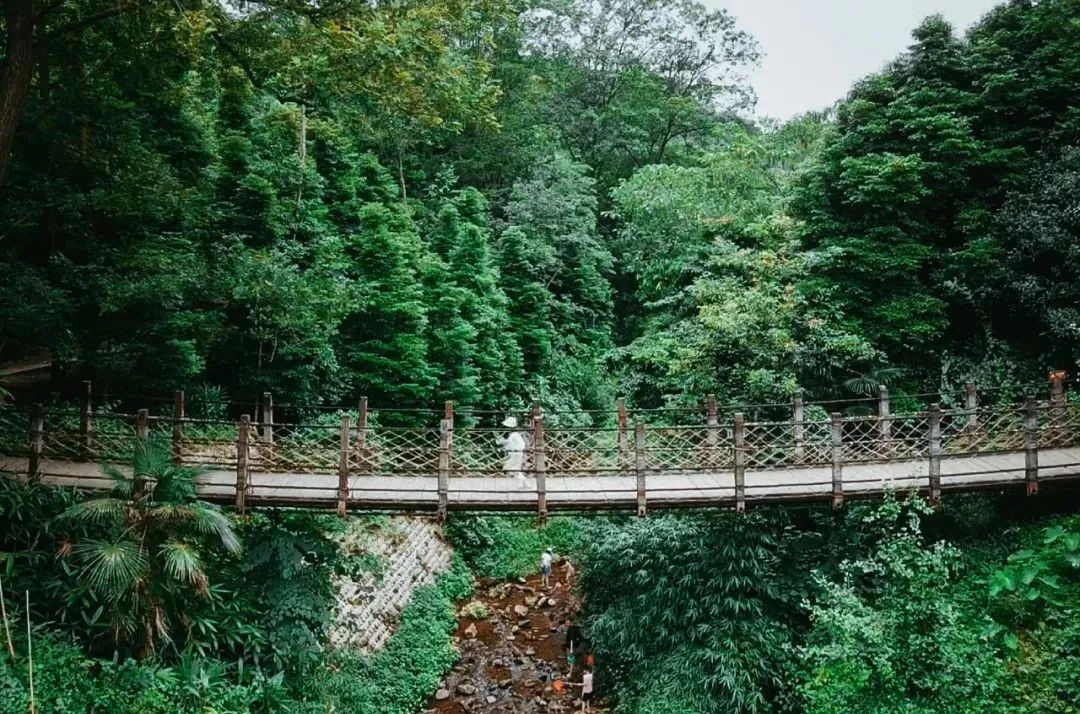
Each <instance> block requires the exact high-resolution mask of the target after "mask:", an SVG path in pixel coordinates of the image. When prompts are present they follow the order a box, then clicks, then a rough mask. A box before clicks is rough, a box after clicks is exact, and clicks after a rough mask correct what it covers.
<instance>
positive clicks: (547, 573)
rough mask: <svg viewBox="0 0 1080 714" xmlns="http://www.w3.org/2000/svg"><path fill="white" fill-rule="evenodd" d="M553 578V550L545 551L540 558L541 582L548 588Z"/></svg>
mask: <svg viewBox="0 0 1080 714" xmlns="http://www.w3.org/2000/svg"><path fill="white" fill-rule="evenodd" d="M549 578H551V548H548V549H547V550H545V551H544V554H543V555H541V556H540V582H541V584H542V585H543V586H544V587H545V588H546V587H548V579H549Z"/></svg>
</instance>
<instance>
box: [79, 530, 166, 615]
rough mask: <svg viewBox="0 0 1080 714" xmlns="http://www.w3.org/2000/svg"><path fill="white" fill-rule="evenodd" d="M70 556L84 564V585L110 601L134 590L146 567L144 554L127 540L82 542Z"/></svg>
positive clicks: (133, 543) (146, 560) (146, 561)
mask: <svg viewBox="0 0 1080 714" xmlns="http://www.w3.org/2000/svg"><path fill="white" fill-rule="evenodd" d="M73 552H74V554H75V556H76V558H78V559H79V560H80V561H81V562H82V563H83V567H84V574H85V577H86V582H87V585H89V586H90V588H91V589H92V590H94V591H95V592H96V593H98V594H99V595H101V596H103V597H105V598H107V599H109V600H112V601H117V600H120V599H121V598H123V597H124V595H125V594H127V593H129V592H131V591H132V590H134V589H135V588H136V586H137V585H138V584H139V582H140V581H141V580H143V579H144V578H145V576H146V571H147V569H148V567H149V560H148V559H147V557H146V553H145V552H143V550H142V549H141V548H140V547H139V545H138V544H137V543H135V542H133V541H130V540H126V539H122V540H118V541H116V542H108V541H100V540H89V541H84V542H82V543H79V544H78V545H76V546H75V547H74V548H73Z"/></svg>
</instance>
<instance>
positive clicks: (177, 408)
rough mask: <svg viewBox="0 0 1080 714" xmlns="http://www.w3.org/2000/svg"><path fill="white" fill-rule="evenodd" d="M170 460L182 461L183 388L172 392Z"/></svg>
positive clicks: (177, 462) (176, 462)
mask: <svg viewBox="0 0 1080 714" xmlns="http://www.w3.org/2000/svg"><path fill="white" fill-rule="evenodd" d="M172 460H173V463H175V464H181V463H183V462H184V390H182V389H177V390H176V392H175V393H173V406H172Z"/></svg>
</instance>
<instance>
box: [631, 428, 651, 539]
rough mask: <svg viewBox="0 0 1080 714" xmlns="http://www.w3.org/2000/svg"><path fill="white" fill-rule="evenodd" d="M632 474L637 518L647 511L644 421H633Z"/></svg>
mask: <svg viewBox="0 0 1080 714" xmlns="http://www.w3.org/2000/svg"><path fill="white" fill-rule="evenodd" d="M634 475H635V477H636V480H637V484H636V485H637V514H638V517H639V518H642V517H644V516H645V515H646V514H647V513H648V503H647V502H646V500H647V499H646V491H645V422H643V421H641V420H640V419H638V420H637V421H635V422H634Z"/></svg>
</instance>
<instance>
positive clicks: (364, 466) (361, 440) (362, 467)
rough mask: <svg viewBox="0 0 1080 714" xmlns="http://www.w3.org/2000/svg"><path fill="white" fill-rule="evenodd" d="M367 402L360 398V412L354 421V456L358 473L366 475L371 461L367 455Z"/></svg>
mask: <svg viewBox="0 0 1080 714" xmlns="http://www.w3.org/2000/svg"><path fill="white" fill-rule="evenodd" d="M367 430H368V401H367V397H360V410H359V412H358V417H357V420H356V455H357V457H358V459H359V463H358V469H357V470H358V471H360V473H367V472H368V471H370V470H371V461H370V460H369V459H368V453H367Z"/></svg>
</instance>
